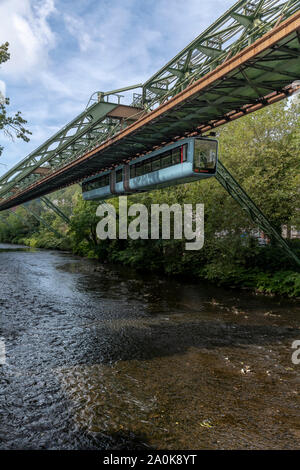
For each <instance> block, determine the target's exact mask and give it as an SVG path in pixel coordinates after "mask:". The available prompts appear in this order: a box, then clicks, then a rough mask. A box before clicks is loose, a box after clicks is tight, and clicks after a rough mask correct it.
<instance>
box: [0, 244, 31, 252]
mask: <svg viewBox="0 0 300 470" xmlns="http://www.w3.org/2000/svg"><path fill="white" fill-rule="evenodd" d="M5 251H36V249H35V248H30V247H29V246H25V245H12V244H9V243H0V253H2V252H5Z"/></svg>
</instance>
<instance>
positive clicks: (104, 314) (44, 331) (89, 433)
mask: <svg viewBox="0 0 300 470" xmlns="http://www.w3.org/2000/svg"><path fill="white" fill-rule="evenodd" d="M0 251H1V252H0V287H1V289H0V312H1V316H0V319H1V324H0V338H1V342H0V345H2V353H3V352H4V347H5V358H4V356H3V354H2V356H1V357H2V363H3V364H2V365H0V387H1V388H0V449H180V450H181V449H193V450H194V449H295V448H299V444H300V413H299V408H300V407H299V395H298V392H299V383H300V376H299V372H300V365H294V364H293V362H292V360H291V357H292V353H293V349H292V343H293V341H295V340H300V320H299V318H300V317H299V314H300V307H299V302H298V303H297V302H296V301H288V300H286V299H277V298H268V297H263V296H258V295H255V294H251V293H249V292H245V291H242V292H240V291H234V290H225V289H220V288H216V287H213V286H209V285H207V284H201V283H197V284H192V283H191V282H187V281H185V280H183V279H182V280H178V279H176V280H168V279H164V278H160V277H159V276H154V275H141V274H137V273H136V272H134V271H132V270H129V269H125V268H121V267H116V266H114V267H112V266H108V265H100V264H99V263H97V262H95V261H91V260H86V259H82V258H79V257H76V256H72V255H70V254H68V253H59V252H50V251H30V250H25V251H24V250H22V247H13V246H6V245H0Z"/></svg>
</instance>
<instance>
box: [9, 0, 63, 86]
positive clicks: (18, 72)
mask: <svg viewBox="0 0 300 470" xmlns="http://www.w3.org/2000/svg"><path fill="white" fill-rule="evenodd" d="M54 11H55V6H54V0H2V1H1V2H0V43H4V42H6V41H8V42H9V44H10V46H9V52H10V54H11V58H10V60H9V61H8V62H7V63H6V64H5V66H4V67H3V72H2V73H3V74H4V75H5V76H8V77H10V78H11V79H13V80H25V81H32V80H33V79H34V78H35V72H36V71H37V70H42V69H43V68H44V67H46V64H47V60H48V51H49V50H50V49H51V48H52V47H54V45H55V34H54V33H53V31H52V30H51V28H50V26H49V24H48V22H47V19H48V17H49V15H50V14H52V13H54Z"/></svg>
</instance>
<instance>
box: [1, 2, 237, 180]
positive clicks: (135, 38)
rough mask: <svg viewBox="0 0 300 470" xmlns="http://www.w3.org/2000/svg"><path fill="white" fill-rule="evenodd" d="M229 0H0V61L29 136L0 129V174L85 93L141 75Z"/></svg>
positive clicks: (77, 107)
mask: <svg viewBox="0 0 300 470" xmlns="http://www.w3.org/2000/svg"><path fill="white" fill-rule="evenodd" d="M233 3H234V0H211V1H210V2H207V1H202V0H0V43H3V42H6V41H8V42H9V43H10V53H11V60H10V61H9V62H7V63H5V64H3V65H2V66H1V68H0V84H1V85H2V87H3V86H5V88H6V95H7V96H8V97H9V98H10V100H11V105H10V107H9V109H10V112H11V113H13V112H15V111H17V110H21V111H22V114H23V117H24V118H25V119H27V121H28V127H29V129H30V130H31V132H32V133H33V134H32V136H31V141H30V143H25V142H22V141H20V140H17V141H15V142H11V141H10V140H8V139H7V138H5V137H4V136H3V135H0V145H3V146H4V151H3V154H2V156H1V160H0V162H1V163H2V164H6V165H7V167H4V166H2V165H0V174H2V173H4V172H5V171H7V169H8V168H10V167H11V166H12V165H14V164H16V163H17V162H18V161H19V160H21V159H22V158H24V157H25V156H26V155H28V154H29V153H30V152H31V151H32V150H34V149H35V148H36V147H38V145H40V144H42V143H43V142H44V141H45V140H46V139H47V138H48V137H50V136H51V135H52V134H54V133H55V132H56V131H57V130H59V129H60V128H61V127H62V126H63V125H65V124H66V123H67V122H69V121H70V120H71V119H73V118H74V117H75V116H76V115H77V114H79V113H80V112H81V111H82V110H83V109H84V108H85V106H86V104H87V102H88V99H89V97H90V95H91V94H92V93H93V92H95V91H97V90H102V91H108V90H112V89H115V88H118V87H123V86H128V85H131V84H135V83H141V82H144V81H145V80H146V79H148V78H149V77H151V75H153V74H154V73H155V72H156V71H157V70H158V69H159V68H160V67H162V66H163V65H164V64H165V63H166V62H167V61H168V60H170V59H171V58H172V57H173V56H174V55H175V54H177V52H179V51H180V50H181V49H183V48H184V47H185V46H186V45H187V44H188V43H189V42H190V41H191V40H193V39H194V38H195V37H196V36H198V35H199V34H200V33H201V32H202V31H203V30H204V29H205V28H207V27H208V26H209V25H210V24H211V23H212V22H213V21H214V20H216V19H217V18H218V17H219V16H220V15H221V14H222V13H224V12H225V11H226V10H227V9H228V8H229V7H230V6H231V5H233Z"/></svg>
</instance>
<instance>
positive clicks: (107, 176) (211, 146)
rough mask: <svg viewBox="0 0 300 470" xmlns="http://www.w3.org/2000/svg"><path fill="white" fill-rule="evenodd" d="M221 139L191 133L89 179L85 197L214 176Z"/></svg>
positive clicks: (86, 184)
mask: <svg viewBox="0 0 300 470" xmlns="http://www.w3.org/2000/svg"><path fill="white" fill-rule="evenodd" d="M217 162H218V141H217V140H215V139H209V138H203V137H189V138H186V139H181V140H179V141H177V142H176V143H173V144H170V145H167V146H165V147H163V148H160V149H158V150H155V151H153V152H151V153H148V154H146V155H143V156H142V157H138V158H135V159H133V160H131V161H130V162H129V163H126V164H122V165H119V166H117V167H116V168H114V169H113V170H108V171H104V172H102V173H99V175H96V176H93V177H91V178H88V179H86V180H85V181H84V182H83V184H82V194H83V198H84V199H85V200H87V201H90V200H102V199H107V198H111V197H114V196H118V195H124V194H132V193H137V192H143V191H152V190H154V189H159V188H163V187H166V186H172V185H177V184H181V183H189V182H192V181H197V180H200V179H204V178H209V177H211V176H214V175H215V174H216V171H217Z"/></svg>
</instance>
